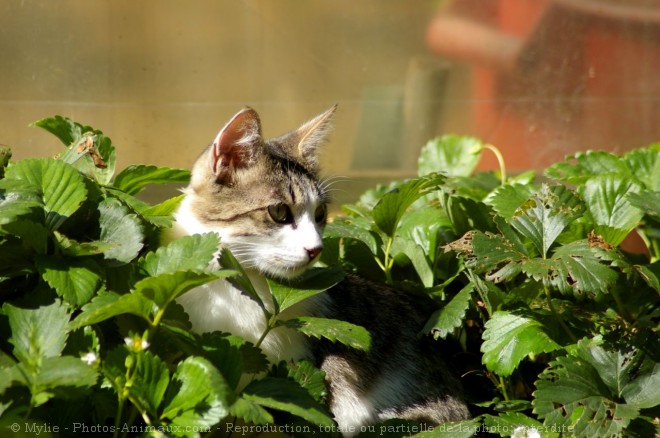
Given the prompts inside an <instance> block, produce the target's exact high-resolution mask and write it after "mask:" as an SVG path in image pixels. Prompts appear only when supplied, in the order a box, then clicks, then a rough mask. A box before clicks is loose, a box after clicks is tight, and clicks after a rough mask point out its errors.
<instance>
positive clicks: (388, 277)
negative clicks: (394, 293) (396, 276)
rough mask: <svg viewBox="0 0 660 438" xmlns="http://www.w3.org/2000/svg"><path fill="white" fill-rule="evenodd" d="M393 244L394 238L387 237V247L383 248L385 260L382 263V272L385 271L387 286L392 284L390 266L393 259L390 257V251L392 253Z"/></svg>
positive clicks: (392, 263)
mask: <svg viewBox="0 0 660 438" xmlns="http://www.w3.org/2000/svg"><path fill="white" fill-rule="evenodd" d="M393 242H394V237H389V238H388V239H387V245H386V246H385V260H384V263H383V270H384V271H385V282H386V283H387V284H389V285H391V284H392V266H393V265H394V259H393V258H391V257H390V251H392V243H393Z"/></svg>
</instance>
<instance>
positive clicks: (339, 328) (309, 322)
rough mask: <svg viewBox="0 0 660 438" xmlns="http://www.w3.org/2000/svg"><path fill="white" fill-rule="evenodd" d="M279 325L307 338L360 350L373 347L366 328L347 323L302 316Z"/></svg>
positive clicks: (281, 322)
mask: <svg viewBox="0 0 660 438" xmlns="http://www.w3.org/2000/svg"><path fill="white" fill-rule="evenodd" d="M279 323H280V325H283V326H286V327H289V328H293V329H296V330H298V331H299V332H301V333H303V334H305V335H307V336H311V337H314V338H317V339H321V338H325V339H327V340H329V341H332V342H339V343H341V344H344V345H348V346H349V347H352V348H355V349H358V350H369V347H370V346H371V336H370V335H369V332H368V331H367V330H366V329H365V328H364V327H361V326H359V325H355V324H351V323H348V322H346V321H339V320H335V319H326V318H316V317H312V316H300V317H298V318H293V319H288V320H286V321H279Z"/></svg>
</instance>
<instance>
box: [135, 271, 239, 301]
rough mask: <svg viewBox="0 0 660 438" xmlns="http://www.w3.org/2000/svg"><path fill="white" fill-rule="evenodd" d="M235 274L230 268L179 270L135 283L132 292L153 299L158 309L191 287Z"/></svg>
mask: <svg viewBox="0 0 660 438" xmlns="http://www.w3.org/2000/svg"><path fill="white" fill-rule="evenodd" d="M234 274H235V272H234V271H230V270H222V271H215V272H200V271H177V272H173V273H165V274H159V275H156V276H154V277H147V278H144V279H142V280H140V281H138V282H137V283H135V286H134V290H133V292H132V294H138V295H142V296H143V297H145V298H147V299H149V300H150V301H152V302H153V304H154V305H155V306H156V308H157V309H164V308H165V307H167V305H168V304H170V303H171V302H173V301H174V300H175V299H177V298H178V297H180V296H181V295H183V294H184V293H185V292H187V291H189V290H190V289H193V288H195V287H197V286H201V285H202V284H205V283H208V282H210V281H213V280H218V279H221V278H226V277H229V276H231V275H234Z"/></svg>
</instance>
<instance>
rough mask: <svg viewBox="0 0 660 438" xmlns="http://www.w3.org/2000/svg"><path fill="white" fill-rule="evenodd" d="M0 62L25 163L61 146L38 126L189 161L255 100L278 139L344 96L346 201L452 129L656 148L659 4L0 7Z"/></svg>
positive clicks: (553, 146) (338, 162)
mask: <svg viewBox="0 0 660 438" xmlns="http://www.w3.org/2000/svg"><path fill="white" fill-rule="evenodd" d="M0 55H1V59H2V67H1V68H0V144H4V145H8V146H10V147H12V149H13V152H14V158H15V159H21V158H26V157H42V156H49V155H54V154H55V153H56V152H58V150H59V149H60V146H59V145H58V142H57V140H56V139H55V138H54V137H52V136H51V135H50V134H48V133H46V132H45V131H41V130H40V129H38V128H31V127H29V126H28V125H29V124H30V123H31V122H33V121H35V120H38V119H41V118H44V117H48V116H51V115H55V114H60V115H64V116H67V117H70V118H72V119H74V120H76V121H78V122H80V123H83V124H87V125H91V126H94V127H96V128H98V129H101V130H102V131H104V133H105V134H106V135H107V136H109V137H111V138H112V140H113V142H114V144H115V146H116V147H117V149H118V168H119V169H121V168H123V167H125V166H127V165H128V164H134V163H145V164H146V163H150V164H157V165H163V166H173V167H186V168H188V167H190V166H191V165H192V163H193V161H194V160H195V158H196V157H197V155H198V154H199V153H200V151H201V150H202V149H203V148H204V147H205V146H206V145H208V144H209V142H210V141H211V140H212V139H213V137H214V136H215V134H216V132H217V131H218V130H219V129H220V128H221V127H222V126H223V125H224V123H225V122H226V121H227V120H228V119H229V118H230V117H231V116H232V115H233V114H234V113H236V112H237V111H238V110H240V109H241V108H242V107H244V106H245V105H249V106H252V107H253V108H255V109H256V110H257V111H258V112H259V113H260V115H261V118H262V122H263V129H264V134H265V136H276V135H279V134H281V133H284V132H286V131H288V130H290V129H292V128H294V127H297V126H298V125H299V124H301V123H302V122H303V121H305V120H307V119H309V118H311V117H312V116H314V115H315V114H317V113H319V112H321V111H323V110H325V109H326V108H328V107H330V106H331V105H333V104H335V103H338V104H339V111H338V113H337V116H336V119H335V132H334V133H333V135H332V141H331V142H330V144H329V145H327V147H326V148H325V150H324V153H323V157H322V165H323V168H324V174H326V175H340V176H343V177H346V178H347V180H346V181H344V182H342V183H339V184H338V185H337V187H338V188H339V189H340V190H339V191H338V192H336V193H337V198H338V199H337V202H338V203H341V202H347V201H352V200H354V199H355V197H356V196H357V195H358V194H359V193H360V192H361V191H362V190H364V189H365V188H367V187H370V186H372V185H373V184H374V183H375V182H384V181H387V180H390V179H394V178H401V177H404V176H409V175H413V174H414V173H415V170H416V161H417V155H418V152H419V149H420V148H421V146H422V145H423V144H424V143H425V142H426V141H428V140H429V139H430V138H432V137H434V136H436V135H441V134H445V133H456V134H467V135H474V136H477V137H480V138H481V139H483V140H485V141H487V142H490V143H492V144H494V145H496V146H497V147H499V148H500V149H501V150H502V151H503V153H504V157H505V159H506V161H507V164H508V167H509V168H510V169H511V170H513V171H516V170H523V169H529V168H536V169H540V168H543V167H545V166H547V165H549V164H551V163H552V162H554V161H557V160H559V159H561V158H563V156H564V155H566V154H569V153H571V152H574V151H577V150H584V149H608V150H611V151H616V152H622V151H625V150H627V149H631V148H634V147H639V146H643V145H647V144H649V143H652V142H656V141H660V80H659V79H658V76H660V2H659V1H658V0H454V1H450V0H444V1H430V0H405V1H404V0H360V1H359V2H357V1H354V0H333V1H329V0H328V1H321V0H317V1H304V2H303V1H298V0H268V1H263V0H262V1H258V0H240V1H239V0H197V1H194V2H183V1H175V0H142V1H137V2H136V1H128V0H96V1H88V0H61V1H52V0H5V1H3V2H2V3H1V4H0ZM481 167H482V168H493V169H494V168H496V164H495V162H494V160H492V159H491V158H490V157H485V158H484V160H483V162H482V164H481Z"/></svg>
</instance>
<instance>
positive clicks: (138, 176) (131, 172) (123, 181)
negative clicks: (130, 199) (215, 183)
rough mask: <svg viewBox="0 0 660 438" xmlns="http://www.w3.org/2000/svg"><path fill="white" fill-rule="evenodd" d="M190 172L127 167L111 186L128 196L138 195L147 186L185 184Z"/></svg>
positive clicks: (135, 166)
mask: <svg viewBox="0 0 660 438" xmlns="http://www.w3.org/2000/svg"><path fill="white" fill-rule="evenodd" d="M189 180H190V171H188V170H184V169H174V168H170V167H156V166H147V165H142V164H139V165H132V166H128V167H127V168H125V169H124V170H122V171H121V172H119V174H117V176H116V177H115V181H114V183H113V185H114V186H115V187H116V188H118V189H119V190H122V191H124V192H126V193H128V194H129V195H134V194H136V193H139V192H140V191H142V189H144V188H145V187H146V186H148V185H149V184H167V183H187V182H188V181H189Z"/></svg>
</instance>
